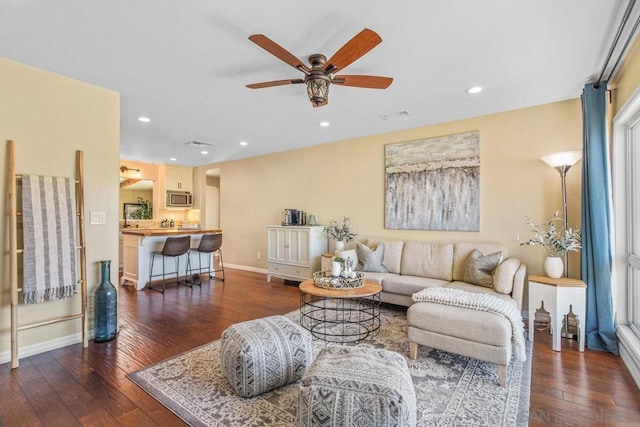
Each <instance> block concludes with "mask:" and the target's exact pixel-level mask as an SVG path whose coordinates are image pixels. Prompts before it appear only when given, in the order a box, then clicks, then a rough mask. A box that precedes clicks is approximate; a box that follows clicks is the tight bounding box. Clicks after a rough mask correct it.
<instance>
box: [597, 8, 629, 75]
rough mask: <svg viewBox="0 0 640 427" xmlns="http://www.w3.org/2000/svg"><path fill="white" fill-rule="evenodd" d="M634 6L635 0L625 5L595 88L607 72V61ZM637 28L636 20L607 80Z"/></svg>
mask: <svg viewBox="0 0 640 427" xmlns="http://www.w3.org/2000/svg"><path fill="white" fill-rule="evenodd" d="M635 4H636V0H631V1H629V4H628V5H627V10H625V12H624V15H623V16H622V21H621V22H620V26H619V27H618V31H617V32H616V36H615V37H614V38H613V42H612V43H611V47H610V48H609V53H608V54H607V59H605V61H604V64H603V65H602V71H601V72H600V75H599V76H598V79H597V80H596V86H597V84H598V83H599V82H600V81H601V80H602V76H604V73H605V71H606V70H607V65H609V61H610V60H611V55H613V51H614V50H615V49H616V46H617V45H618V41H619V40H620V36H621V35H622V31H623V30H624V27H625V25H626V24H627V21H628V20H629V16H630V15H631V11H632V10H633V7H634V6H635ZM639 19H640V17H639ZM637 27H638V20H636V24H635V26H634V27H633V30H632V31H631V33H629V36H628V37H627V41H626V43H625V45H624V48H623V49H622V50H621V51H620V54H619V55H618V59H617V60H616V63H615V65H614V67H613V68H612V69H611V73H609V78H611V76H612V75H613V72H614V71H615V67H617V66H618V63H619V62H620V59H621V58H622V55H623V54H624V51H625V49H626V47H627V46H628V44H629V42H630V41H631V37H632V36H633V33H635V29H636V28H637Z"/></svg>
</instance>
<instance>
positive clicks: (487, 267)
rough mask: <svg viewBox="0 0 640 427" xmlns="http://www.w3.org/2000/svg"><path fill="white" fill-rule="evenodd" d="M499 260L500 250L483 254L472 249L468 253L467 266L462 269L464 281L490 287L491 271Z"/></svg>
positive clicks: (491, 282) (500, 258)
mask: <svg viewBox="0 0 640 427" xmlns="http://www.w3.org/2000/svg"><path fill="white" fill-rule="evenodd" d="M501 262H502V252H496V253H493V254H489V255H483V253H482V252H480V251H479V250H477V249H474V250H473V252H471V254H469V258H467V266H466V267H465V270H464V281H465V282H467V283H472V284H474V285H480V286H484V287H486V288H492V287H493V276H492V275H491V273H492V272H493V270H495V269H496V267H497V266H498V265H499V264H500V263H501Z"/></svg>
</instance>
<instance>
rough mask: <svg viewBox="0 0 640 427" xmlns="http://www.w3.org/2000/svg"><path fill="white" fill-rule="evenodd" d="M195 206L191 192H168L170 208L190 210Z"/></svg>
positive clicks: (168, 205)
mask: <svg viewBox="0 0 640 427" xmlns="http://www.w3.org/2000/svg"><path fill="white" fill-rule="evenodd" d="M192 205H193V196H192V195H191V193H190V192H189V191H173V190H167V207H168V208H190V207H191V206H192Z"/></svg>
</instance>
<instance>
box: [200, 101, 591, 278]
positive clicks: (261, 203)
mask: <svg viewBox="0 0 640 427" xmlns="http://www.w3.org/2000/svg"><path fill="white" fill-rule="evenodd" d="M471 130H478V131H479V132H480V153H481V154H480V162H481V163H480V192H481V206H480V211H481V213H480V222H481V223H480V231H479V232H442V231H408V230H402V231H400V230H386V229H385V228H384V146H385V144H390V143H395V142H401V141H409V140H415V139H422V138H429V137H435V136H441V135H448V134H454V133H460V132H467V131H471ZM581 147H582V117H581V107H580V102H579V99H573V100H568V101H564V102H558V103H553V104H547V105H542V106H537V107H532V108H527V109H522V110H516V111H510V112H506V113H500V114H494V115H488V116H483V117H476V118H470V119H465V120H459V121H455V122H450V123H443V124H438V125H433V126H426V127H421V128H416V129H409V130H405V131H400V132H393V133H388V134H383V135H376V136H372V137H366V138H359V139H353V140H348V141H342V142H336V143H331V144H323V145H317V146H314V147H310V148H304V149H299V150H291V151H286V152H282V153H276V154H270V155H264V156H258V157H252V158H247V159H241V160H236V161H229V162H223V163H217V164H214V165H207V166H202V167H199V168H196V170H195V182H205V177H204V174H205V171H206V170H207V169H211V168H212V167H215V168H220V226H221V228H222V230H223V232H224V256H225V262H228V263H231V264H238V265H244V266H249V267H254V268H266V256H263V257H262V259H261V260H257V259H256V253H257V252H262V253H263V254H265V253H266V251H267V232H266V227H267V225H269V224H279V223H280V222H281V221H282V210H283V209H284V208H297V209H302V210H305V211H306V212H308V213H309V214H315V215H316V216H317V218H318V220H319V222H320V223H321V224H326V223H327V222H328V220H329V219H331V218H341V217H342V216H348V217H350V218H351V223H352V226H353V229H354V230H355V231H356V232H357V233H359V234H360V236H359V239H366V238H368V237H383V238H393V239H404V240H420V241H434V242H459V241H494V242H500V243H502V244H504V245H506V246H508V247H509V248H510V250H511V254H512V255H514V256H517V257H519V258H521V259H522V260H523V261H525V262H526V263H527V264H528V265H529V268H530V272H531V273H534V274H535V273H538V274H541V273H542V262H543V260H544V256H545V254H544V252H543V250H541V249H539V248H532V247H520V246H519V245H518V243H517V242H516V236H517V235H519V234H520V235H522V236H523V237H528V236H529V235H530V234H529V232H528V231H529V230H528V226H527V225H526V224H525V222H524V217H525V215H528V216H530V217H531V218H532V219H533V220H535V221H537V222H546V221H547V220H548V219H550V218H551V216H552V215H553V213H554V212H555V211H556V210H561V209H562V206H561V189H560V176H559V174H558V173H557V172H556V171H554V170H553V169H552V168H550V167H549V166H547V165H546V164H545V163H543V162H542V161H541V160H540V156H542V155H544V154H548V153H553V152H557V151H565V150H580V149H581ZM581 167H582V163H581V162H579V163H578V164H577V165H576V166H574V169H572V170H571V171H570V172H569V173H568V177H567V181H568V184H567V185H568V195H569V202H568V203H569V222H570V225H571V226H574V227H579V225H580V191H581V183H580V180H581ZM201 193H204V191H202V192H201ZM200 197H204V194H200ZM201 209H202V206H201ZM203 214H205V215H206V213H203ZM578 259H579V258H578V257H577V254H575V253H573V254H571V257H570V264H571V267H570V275H571V276H572V277H578V275H579V265H578V262H579V261H578Z"/></svg>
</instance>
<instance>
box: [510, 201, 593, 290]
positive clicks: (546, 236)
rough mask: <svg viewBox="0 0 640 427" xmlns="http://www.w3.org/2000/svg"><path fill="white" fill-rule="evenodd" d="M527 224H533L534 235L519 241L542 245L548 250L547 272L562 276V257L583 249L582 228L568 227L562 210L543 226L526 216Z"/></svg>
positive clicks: (545, 266) (531, 244) (557, 276)
mask: <svg viewBox="0 0 640 427" xmlns="http://www.w3.org/2000/svg"><path fill="white" fill-rule="evenodd" d="M525 218H526V220H527V224H529V226H531V231H532V232H533V237H532V238H531V239H529V240H527V241H522V240H520V236H518V241H519V242H520V244H521V245H528V246H540V247H542V248H544V249H545V250H546V251H547V258H546V259H545V261H544V271H545V274H546V275H547V276H549V277H551V278H554V279H557V278H559V277H562V273H563V271H564V264H563V261H562V257H564V256H565V255H566V254H567V252H572V251H578V250H580V249H581V247H582V246H581V243H582V235H581V233H580V230H573V229H572V228H571V227H566V224H564V221H563V220H562V218H560V212H559V211H556V213H555V215H554V216H553V218H551V220H550V221H549V222H547V223H546V224H544V227H543V226H539V225H537V224H535V223H534V222H533V221H531V219H530V218H529V217H525Z"/></svg>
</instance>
